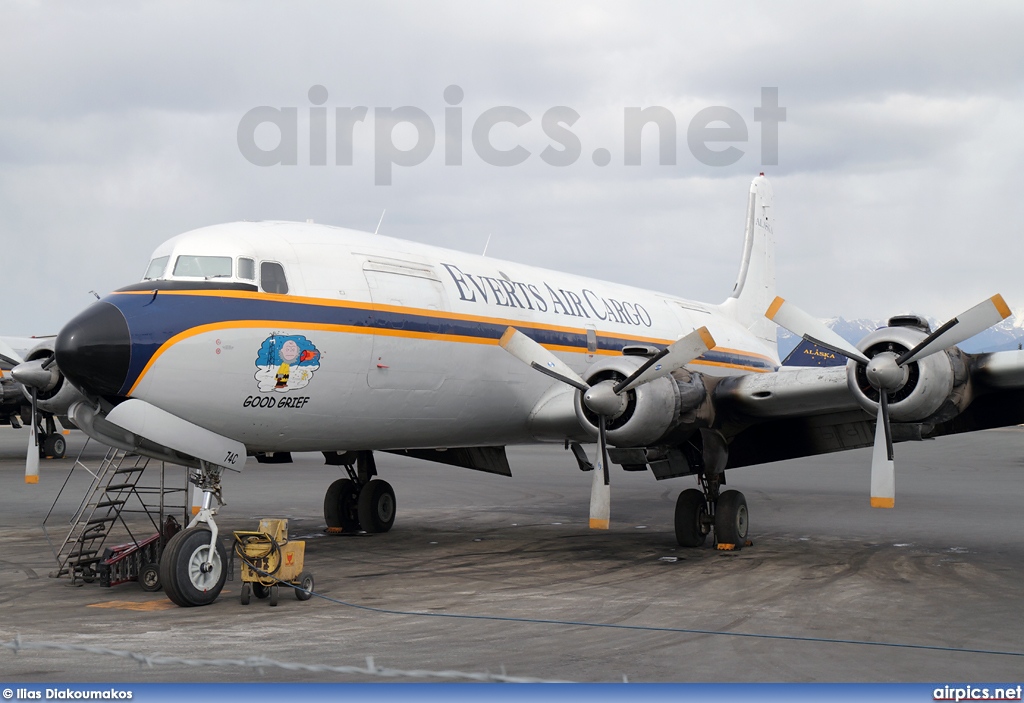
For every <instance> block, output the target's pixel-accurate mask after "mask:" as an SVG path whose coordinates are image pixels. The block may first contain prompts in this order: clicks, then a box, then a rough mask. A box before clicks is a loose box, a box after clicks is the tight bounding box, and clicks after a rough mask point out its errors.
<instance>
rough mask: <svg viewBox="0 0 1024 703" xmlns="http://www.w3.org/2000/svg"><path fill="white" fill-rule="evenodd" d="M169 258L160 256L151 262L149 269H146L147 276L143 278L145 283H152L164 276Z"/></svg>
mask: <svg viewBox="0 0 1024 703" xmlns="http://www.w3.org/2000/svg"><path fill="white" fill-rule="evenodd" d="M170 258H171V257H169V256H159V257H157V258H155V259H153V260H152V261H150V262H149V268H148V269H146V275H145V276H143V277H142V280H143V281H152V280H153V279H154V278H160V277H161V276H163V275H164V269H166V268H167V260H168V259H170Z"/></svg>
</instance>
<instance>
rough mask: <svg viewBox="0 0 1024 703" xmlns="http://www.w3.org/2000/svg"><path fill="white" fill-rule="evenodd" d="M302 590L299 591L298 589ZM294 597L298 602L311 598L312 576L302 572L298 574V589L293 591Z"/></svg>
mask: <svg viewBox="0 0 1024 703" xmlns="http://www.w3.org/2000/svg"><path fill="white" fill-rule="evenodd" d="M300 588H301V589H302V590H299V589H300ZM295 597H296V598H298V599H299V600H309V599H310V598H312V597H313V574H311V573H309V572H308V571H303V572H302V573H301V574H299V588H296V589H295Z"/></svg>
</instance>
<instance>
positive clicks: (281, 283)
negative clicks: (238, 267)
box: [260, 261, 288, 295]
mask: <svg viewBox="0 0 1024 703" xmlns="http://www.w3.org/2000/svg"><path fill="white" fill-rule="evenodd" d="M260 288H262V289H263V292H265V293H280V294H281V295H284V294H285V293H287V292H288V279H286V278H285V277H284V267H283V266H281V264H278V263H276V262H273V261H264V262H262V263H260Z"/></svg>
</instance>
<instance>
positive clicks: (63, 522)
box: [43, 442, 191, 585]
mask: <svg viewBox="0 0 1024 703" xmlns="http://www.w3.org/2000/svg"><path fill="white" fill-rule="evenodd" d="M93 446H94V447H95V445H93ZM88 448H89V442H86V445H85V447H83V448H82V451H81V452H79V455H78V458H77V459H76V460H75V463H74V465H73V466H72V468H71V471H70V472H69V473H68V477H67V478H66V479H65V480H64V484H63V485H62V486H61V489H60V491H59V492H58V494H57V497H56V498H55V499H54V501H53V505H52V506H50V510H49V512H48V513H47V514H46V517H45V518H44V519H43V532H44V534H45V535H46V540H47V542H49V544H50V549H51V550H52V551H53V554H54V557H56V559H57V569H56V570H54V571H52V572H51V573H50V576H51V577H53V578H59V577H61V576H71V582H72V583H73V584H77V582H78V581H79V580H81V581H83V582H85V583H90V582H92V581H93V580H95V579H96V578H98V577H101V576H102V578H101V582H103V585H111V582H110V581H111V568H110V567H111V563H110V560H109V558H110V557H111V556H112V555H115V554H120V553H124V552H126V551H127V552H132V551H134V552H137V555H136V558H135V559H133V560H132V561H133V564H132V566H131V567H130V573H128V572H125V573H122V572H124V571H125V568H126V567H125V566H123V565H120V566H115V568H114V575H113V578H114V582H115V583H121V582H123V581H125V580H131V579H133V578H134V577H135V576H136V575H137V572H138V568H139V567H141V566H142V565H143V564H144V563H149V562H151V561H157V560H159V557H160V552H161V551H162V549H163V542H164V539H162V538H161V537H162V536H163V535H165V534H166V530H165V527H166V526H167V524H168V517H169V516H170V517H172V518H177V519H181V520H185V519H186V518H187V514H188V512H189V508H190V507H191V506H190V505H189V501H188V493H189V492H188V482H187V471H186V470H185V469H184V467H176V468H178V469H179V470H180V471H181V472H182V473H184V476H185V477H184V479H183V480H181V481H180V482H177V481H176V482H175V483H177V484H178V485H177V486H174V487H172V486H169V485H168V482H167V479H168V474H169V473H170V472H169V468H170V467H168V465H167V464H165V462H158V461H156V460H152V461H151V460H150V459H149V458H148V457H144V456H140V455H138V454H134V453H132V452H126V451H123V450H121V449H108V450H107V452H106V454H105V455H104V457H103V459H102V460H100V462H99V465H98V466H97V467H96V468H91V467H90V466H88V465H87V464H86V461H85V460H84V458H83V457H84V456H85V455H86V450H87V449H88ZM93 461H94V460H93ZM147 470H148V471H147ZM83 471H84V472H85V474H84V475H85V476H87V477H88V478H87V479H85V480H87V481H88V488H87V489H86V491H85V495H84V497H83V498H82V499H81V501H80V502H79V504H78V507H77V509H74V510H73V511H72V512H71V516H70V518H67V509H66V508H65V510H64V516H63V517H61V515H60V512H61V510H60V509H59V508H58V503H61V504H67V503H68V502H69V501H67V499H65V500H64V501H62V500H61V498H62V496H64V494H65V492H68V493H71V492H73V491H74V489H75V488H76V487H79V486H81V485H82V483H83V474H82V472H83ZM144 479H145V481H144ZM170 522H171V523H173V522H174V520H171V521H170ZM154 533H155V535H156V538H155V539H154ZM57 540H60V541H59V544H58V542H57ZM115 540H116V542H115ZM108 542H112V543H115V544H117V546H114V547H113V548H106V549H105V545H106V544H107V543H108ZM118 542H119V543H118Z"/></svg>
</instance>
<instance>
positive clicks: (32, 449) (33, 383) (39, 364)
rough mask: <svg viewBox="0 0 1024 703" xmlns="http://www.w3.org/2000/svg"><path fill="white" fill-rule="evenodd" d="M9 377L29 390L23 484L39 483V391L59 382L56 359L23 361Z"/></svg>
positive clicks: (46, 389) (48, 388)
mask: <svg viewBox="0 0 1024 703" xmlns="http://www.w3.org/2000/svg"><path fill="white" fill-rule="evenodd" d="M11 375H12V376H14V380H16V381H17V382H18V383H20V384H21V385H23V386H25V387H26V388H29V389H31V393H32V416H31V417H30V418H29V424H28V449H27V451H26V453H25V483H39V428H38V426H37V425H38V419H39V410H38V402H39V391H48V390H52V389H53V388H54V387H56V385H57V383H58V382H59V380H60V376H59V374H58V372H57V367H56V359H54V358H53V357H50V358H49V359H36V360H34V361H25V362H22V363H20V364H18V365H17V366H15V367H14V368H13V369H11Z"/></svg>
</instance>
